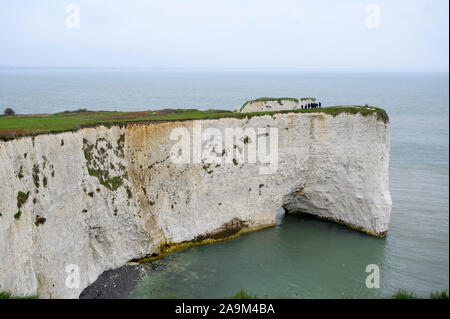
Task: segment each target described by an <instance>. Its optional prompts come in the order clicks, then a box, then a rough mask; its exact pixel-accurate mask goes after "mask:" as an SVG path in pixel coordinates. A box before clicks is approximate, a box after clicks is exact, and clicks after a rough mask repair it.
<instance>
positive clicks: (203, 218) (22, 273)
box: [0, 112, 391, 298]
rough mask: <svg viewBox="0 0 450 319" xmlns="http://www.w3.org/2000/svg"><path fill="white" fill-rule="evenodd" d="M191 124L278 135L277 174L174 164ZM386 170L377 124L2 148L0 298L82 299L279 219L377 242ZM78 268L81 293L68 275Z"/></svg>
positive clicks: (318, 122) (383, 225)
mask: <svg viewBox="0 0 450 319" xmlns="http://www.w3.org/2000/svg"><path fill="white" fill-rule="evenodd" d="M198 124H200V125H201V127H202V129H207V128H217V129H219V130H225V129H226V128H243V129H245V128H267V127H270V128H276V129H277V132H278V154H277V159H278V164H277V168H276V170H275V172H273V173H271V174H261V172H260V168H261V165H262V164H261V163H247V162H245V161H244V162H238V161H234V162H232V163H225V162H223V163H213V164H205V163H190V164H177V163H174V162H173V161H172V159H171V157H170V154H171V150H172V148H173V145H174V144H175V143H176V142H177V141H174V140H171V139H170V135H171V132H172V131H173V129H174V128H179V127H184V128H186V129H187V130H188V131H190V132H192V130H193V127H194V126H195V125H198ZM241 142H242V140H241ZM247 142H248V141H247ZM208 143H212V142H211V141H210V140H206V141H203V149H208V150H210V151H211V152H215V153H216V155H217V156H219V157H220V155H222V156H226V155H227V154H229V153H230V152H233V149H236V148H239V147H242V143H241V144H239V145H237V146H234V145H232V147H230V148H226V147H225V146H224V148H223V149H222V150H220V149H219V150H217V148H214V147H208ZM244 145H245V143H244ZM388 164H389V124H388V123H385V122H383V121H382V120H379V119H377V115H376V114H371V115H367V116H363V115H361V114H346V113H341V114H339V115H337V116H332V115H326V114H324V113H319V112H318V113H304V114H302V113H287V114H276V115H273V116H270V115H265V116H257V117H252V118H250V119H248V118H247V119H235V118H222V119H218V120H201V121H172V122H165V123H141V124H129V125H127V126H126V127H122V128H120V127H117V126H116V127H112V128H107V127H104V126H99V127H95V128H86V129H81V130H79V131H77V132H68V133H61V134H55V135H40V136H37V137H35V138H32V137H26V138H20V139H17V140H12V141H6V142H0V185H1V192H0V214H1V216H0V291H8V292H11V293H12V294H13V295H19V296H24V295H35V294H37V295H39V296H40V297H41V298H77V297H78V296H79V294H80V293H81V291H82V290H83V289H84V288H85V287H87V286H88V285H90V284H91V283H93V282H94V281H95V280H96V279H97V277H98V276H99V275H100V274H101V273H102V272H104V271H105V270H109V269H113V268H117V267H120V266H122V265H124V264H125V263H126V262H127V261H130V260H132V259H138V258H142V257H145V256H149V255H152V254H160V253H161V252H162V250H164V249H167V248H168V247H170V246H171V245H175V244H179V243H184V242H192V241H202V240H205V239H208V238H215V239H218V238H224V237H227V236H230V235H233V234H236V233H239V232H242V231H248V230H254V229H258V228H261V227H266V226H271V225H274V224H275V218H276V213H277V210H278V209H279V208H280V207H284V208H285V209H287V210H288V211H290V212H303V213H309V214H313V215H317V216H319V217H323V218H327V219H331V220H334V221H338V222H342V223H345V224H348V225H350V226H352V227H354V228H357V229H360V230H362V231H365V232H368V233H371V234H374V235H383V234H385V233H386V231H387V228H388V221H389V215H390V211H391V198H390V194H389V184H388ZM74 265H75V267H77V269H78V270H79V279H80V281H79V285H77V282H76V280H74V281H72V279H74V276H72V277H70V276H69V275H70V274H69V273H68V270H69V271H71V270H73V269H74V268H73V267H74ZM72 275H73V274H72ZM68 276H69V278H68ZM75 279H76V276H75Z"/></svg>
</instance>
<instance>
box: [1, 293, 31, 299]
mask: <svg viewBox="0 0 450 319" xmlns="http://www.w3.org/2000/svg"><path fill="white" fill-rule="evenodd" d="M0 299H38V296H27V297H15V296H12V295H11V294H10V293H8V292H0Z"/></svg>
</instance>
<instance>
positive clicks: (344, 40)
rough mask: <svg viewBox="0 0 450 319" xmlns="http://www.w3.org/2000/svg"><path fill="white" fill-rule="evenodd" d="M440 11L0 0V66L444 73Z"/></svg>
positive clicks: (233, 0)
mask: <svg viewBox="0 0 450 319" xmlns="http://www.w3.org/2000/svg"><path fill="white" fill-rule="evenodd" d="M71 3H72V4H76V5H77V8H79V17H80V19H79V27H78V24H77V20H76V9H75V11H74V10H73V9H72V10H69V12H68V13H66V8H67V7H66V6H67V5H68V4H71ZM370 4H374V5H375V6H374V5H372V6H370ZM72 8H73V7H72ZM69 9H70V7H69ZM448 11H449V1H448V0H396V1H392V0H388V1H378V0H376V1H365V0H339V1H333V0H314V1H312V0H310V1H299V0H277V1H275V0H158V1H155V0H147V1H144V0H142V1H139V0H133V1H130V0H72V1H64V0H20V1H11V0H0V66H67V67H77V66H82V67H169V68H172V67H173V68H197V67H199V68H298V69H305V70H354V71H377V70H378V71H448V67H449V65H448V59H449V40H448V38H449V16H448Z"/></svg>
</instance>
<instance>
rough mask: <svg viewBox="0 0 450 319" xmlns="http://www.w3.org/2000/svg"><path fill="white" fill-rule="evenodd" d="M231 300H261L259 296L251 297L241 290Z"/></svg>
mask: <svg viewBox="0 0 450 319" xmlns="http://www.w3.org/2000/svg"><path fill="white" fill-rule="evenodd" d="M231 299H260V298H259V297H258V296H257V295H251V294H249V293H248V292H246V291H245V290H244V289H241V290H240V291H239V292H238V293H237V294H235V295H234V296H233V297H231Z"/></svg>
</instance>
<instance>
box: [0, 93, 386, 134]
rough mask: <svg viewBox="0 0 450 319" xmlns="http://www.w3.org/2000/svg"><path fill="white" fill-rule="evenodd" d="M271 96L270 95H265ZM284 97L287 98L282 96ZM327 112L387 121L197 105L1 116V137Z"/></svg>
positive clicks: (347, 109)
mask: <svg viewBox="0 0 450 319" xmlns="http://www.w3.org/2000/svg"><path fill="white" fill-rule="evenodd" d="M264 99H268V98H264ZM283 99H284V98H283ZM318 112H322V113H326V114H331V115H333V116H336V115H338V114H340V113H350V114H356V113H360V114H362V115H369V114H372V113H377V115H378V118H379V119H381V120H383V121H384V122H388V121H389V118H388V116H387V114H386V112H385V111H384V110H383V109H379V108H375V107H362V106H333V107H324V108H321V109H309V110H301V109H297V110H283V111H268V112H252V113H236V112H232V111H226V110H207V111H199V110H196V109H173V110H168V109H165V110H159V111H143V112H107V111H105V112H81V113H57V114H41V115H16V116H0V140H11V139H14V138H18V137H21V136H35V135H40V134H53V133H60V132H69V131H77V130H79V129H80V128H84V127H93V126H98V125H105V126H108V127H109V126H113V125H119V126H125V125H127V124H130V123H136V122H158V121H184V120H201V119H219V118H225V117H232V118H238V119H242V118H251V117H253V116H261V115H274V114H277V113H280V114H282V113H318Z"/></svg>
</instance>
